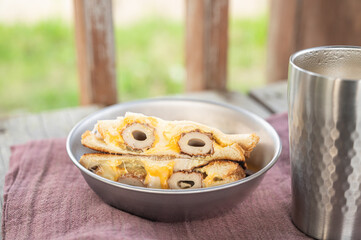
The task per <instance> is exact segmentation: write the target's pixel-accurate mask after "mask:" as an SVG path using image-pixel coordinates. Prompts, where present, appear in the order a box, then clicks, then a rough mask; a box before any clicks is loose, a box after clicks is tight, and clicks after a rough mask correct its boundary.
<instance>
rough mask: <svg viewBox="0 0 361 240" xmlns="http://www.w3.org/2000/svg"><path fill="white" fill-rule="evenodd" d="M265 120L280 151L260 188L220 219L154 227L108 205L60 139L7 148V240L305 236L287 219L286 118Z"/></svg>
mask: <svg viewBox="0 0 361 240" xmlns="http://www.w3.org/2000/svg"><path fill="white" fill-rule="evenodd" d="M269 122H270V123H271V124H272V125H273V126H274V127H275V129H276V130H277V132H278V133H279V135H280V137H281V139H282V145H283V152H282V155H281V157H280V159H279V160H278V162H277V163H276V165H275V166H274V167H273V168H272V169H271V170H269V171H268V172H267V174H266V176H265V178H264V179H263V181H262V183H261V184H260V186H259V187H258V188H257V189H256V191H255V192H254V193H253V194H252V195H251V196H250V197H249V198H247V199H246V200H245V201H244V202H242V203H239V204H238V205H237V206H235V208H234V209H233V210H232V211H229V212H228V213H227V214H226V215H224V216H220V217H214V218H211V219H206V220H196V221H190V222H179V223H162V222H153V221H150V220H147V219H143V218H140V217H137V216H134V215H131V214H129V213H126V212H123V211H120V210H117V209H115V208H113V207H110V206H108V205H107V204H105V203H104V202H102V200H101V199H100V198H99V197H98V196H97V195H96V194H95V193H94V192H93V191H92V190H91V189H90V188H89V187H88V185H87V184H86V182H85V181H84V179H83V177H82V176H81V174H80V172H79V170H78V169H77V168H76V167H75V166H74V165H73V163H72V162H71V161H70V159H69V157H68V156H67V153H66V150H65V140H64V139H51V140H42V141H33V142H29V143H27V144H25V145H19V146H15V147H12V155H11V159H10V168H9V171H8V173H7V175H6V179H5V187H4V207H3V218H2V236H3V238H4V239H207V240H208V239H304V238H307V237H306V236H305V235H304V234H303V233H301V232H300V231H298V230H297V229H296V228H295V226H294V225H293V224H292V222H291V217H290V203H291V188H290V184H291V183H290V164H289V151H288V129H287V115H286V114H281V115H276V116H272V117H271V118H270V119H269Z"/></svg>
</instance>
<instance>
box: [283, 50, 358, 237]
mask: <svg viewBox="0 0 361 240" xmlns="http://www.w3.org/2000/svg"><path fill="white" fill-rule="evenodd" d="M288 111H289V130H290V159H291V169H292V220H293V222H294V224H295V225H296V226H297V227H298V228H299V229H300V230H301V231H303V232H304V233H306V234H308V235H310V236H312V237H315V238H318V239H361V47H351V46H327V47H317V48H311V49H306V50H303V51H300V52H297V53H295V54H294V55H292V56H291V58H290V65H289V78H288Z"/></svg>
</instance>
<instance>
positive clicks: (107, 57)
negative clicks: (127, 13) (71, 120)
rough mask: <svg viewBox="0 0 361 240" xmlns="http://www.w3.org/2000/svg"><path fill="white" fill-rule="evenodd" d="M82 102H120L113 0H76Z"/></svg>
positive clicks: (76, 27) (76, 28) (76, 29)
mask: <svg viewBox="0 0 361 240" xmlns="http://www.w3.org/2000/svg"><path fill="white" fill-rule="evenodd" d="M74 9H75V35H76V46H77V57H78V76H79V87H80V102H81V104H83V105H85V104H101V105H110V104H114V103H116V102H117V86H116V71H115V45H114V31H113V20H112V2H111V0H102V1H101V0H74Z"/></svg>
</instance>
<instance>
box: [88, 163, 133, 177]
mask: <svg viewBox="0 0 361 240" xmlns="http://www.w3.org/2000/svg"><path fill="white" fill-rule="evenodd" d="M121 164H122V161H120V160H119V161H107V162H105V163H103V164H101V165H100V166H99V169H98V170H96V172H95V173H96V174H97V175H99V176H102V177H104V178H107V179H109V180H113V181H118V179H119V177H121V176H123V175H125V174H127V173H128V171H127V169H126V168H123V167H120V165H121Z"/></svg>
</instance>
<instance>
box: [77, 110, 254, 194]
mask: <svg viewBox="0 0 361 240" xmlns="http://www.w3.org/2000/svg"><path fill="white" fill-rule="evenodd" d="M81 142H82V144H83V145H84V146H86V147H88V148H91V149H93V150H97V151H100V152H101V153H90V154H84V155H83V156H82V157H81V159H80V163H81V164H82V165H83V166H84V167H85V168H87V169H88V170H90V171H92V172H94V173H95V174H97V175H100V176H102V177H105V178H107V179H110V180H113V181H118V182H122V183H126V184H130V185H136V186H142V187H149V188H162V189H192V188H205V187H211V186H217V185H222V184H225V183H230V182H234V181H237V180H240V179H242V178H244V177H245V176H246V174H245V170H246V169H247V164H246V162H245V160H246V158H248V157H249V156H250V154H251V152H252V150H253V149H254V148H255V146H256V144H257V143H258V142H259V137H258V136H257V135H256V134H254V133H252V134H224V133H223V132H221V131H220V130H218V129H215V128H211V127H208V126H205V125H202V124H199V123H195V122H192V121H166V120H163V119H160V118H156V117H150V116H145V115H143V114H139V113H129V112H128V113H126V114H125V116H124V117H118V118H117V119H115V120H100V121H98V122H97V124H95V126H94V129H93V130H92V131H89V130H88V131H86V132H85V133H84V134H83V135H82V139H81Z"/></svg>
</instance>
